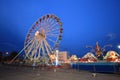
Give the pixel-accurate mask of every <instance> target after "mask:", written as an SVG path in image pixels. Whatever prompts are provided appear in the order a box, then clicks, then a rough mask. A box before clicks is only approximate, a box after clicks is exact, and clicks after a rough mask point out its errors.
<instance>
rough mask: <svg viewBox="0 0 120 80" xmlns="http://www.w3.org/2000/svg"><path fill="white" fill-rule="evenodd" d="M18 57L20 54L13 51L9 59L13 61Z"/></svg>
mask: <svg viewBox="0 0 120 80" xmlns="http://www.w3.org/2000/svg"><path fill="white" fill-rule="evenodd" d="M17 55H18V52H16V51H13V52H11V54H10V56H9V59H10V60H12V59H13V58H14V57H16V56H17Z"/></svg>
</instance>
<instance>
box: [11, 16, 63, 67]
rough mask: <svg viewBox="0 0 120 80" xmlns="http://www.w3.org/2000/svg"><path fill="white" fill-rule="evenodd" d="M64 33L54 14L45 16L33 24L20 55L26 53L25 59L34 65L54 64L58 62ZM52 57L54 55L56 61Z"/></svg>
mask: <svg viewBox="0 0 120 80" xmlns="http://www.w3.org/2000/svg"><path fill="white" fill-rule="evenodd" d="M62 33H63V28H62V22H61V21H60V19H59V18H58V17H57V16H55V15H54V14H47V15H44V16H42V17H41V18H39V19H38V20H37V21H35V22H34V23H33V25H32V27H31V28H30V30H29V31H28V33H27V36H26V39H25V42H24V48H23V49H22V50H21V51H20V52H19V54H20V53H21V52H23V51H25V59H29V60H30V61H32V62H33V64H34V65H36V63H37V62H40V61H42V62H44V63H45V64H49V63H53V62H54V61H56V60H55V59H56V58H55V57H57V54H56V53H58V49H59V44H60V41H61V40H62ZM19 54H18V55H19ZM51 55H54V56H52V57H54V59H53V58H52V57H51ZM14 59H15V58H14ZM14 59H13V60H14ZM57 62H58V61H57Z"/></svg>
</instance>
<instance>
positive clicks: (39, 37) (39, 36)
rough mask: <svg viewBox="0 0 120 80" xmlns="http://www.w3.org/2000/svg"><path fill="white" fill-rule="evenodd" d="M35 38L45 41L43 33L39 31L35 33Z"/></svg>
mask: <svg viewBox="0 0 120 80" xmlns="http://www.w3.org/2000/svg"><path fill="white" fill-rule="evenodd" d="M35 37H36V38H37V39H42V40H43V39H45V38H46V37H45V31H44V30H42V31H41V32H40V31H36V33H35Z"/></svg>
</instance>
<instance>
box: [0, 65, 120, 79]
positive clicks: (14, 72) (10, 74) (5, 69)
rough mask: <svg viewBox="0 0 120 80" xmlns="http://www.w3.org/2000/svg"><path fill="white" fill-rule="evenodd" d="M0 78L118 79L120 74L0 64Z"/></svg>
mask: <svg viewBox="0 0 120 80" xmlns="http://www.w3.org/2000/svg"><path fill="white" fill-rule="evenodd" d="M0 80H120V74H102V73H96V77H93V76H92V73H90V72H87V71H82V70H81V71H77V70H73V69H60V68H58V69H57V70H56V71H55V70H54V69H43V68H35V69H33V68H32V67H13V66H3V65H0Z"/></svg>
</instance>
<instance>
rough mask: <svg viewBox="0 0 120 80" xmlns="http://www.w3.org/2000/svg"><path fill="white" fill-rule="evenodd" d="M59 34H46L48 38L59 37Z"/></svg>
mask: <svg viewBox="0 0 120 80" xmlns="http://www.w3.org/2000/svg"><path fill="white" fill-rule="evenodd" d="M58 35H59V34H53V33H50V34H46V36H48V37H58Z"/></svg>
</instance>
